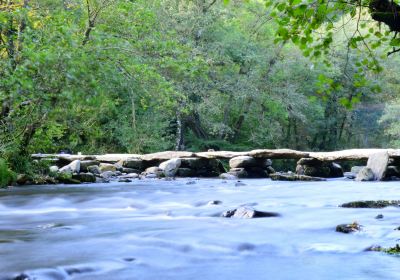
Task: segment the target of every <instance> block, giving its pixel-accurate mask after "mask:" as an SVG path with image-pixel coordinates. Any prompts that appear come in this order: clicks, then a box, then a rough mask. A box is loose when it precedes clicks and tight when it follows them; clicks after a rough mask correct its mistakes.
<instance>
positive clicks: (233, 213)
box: [222, 207, 280, 219]
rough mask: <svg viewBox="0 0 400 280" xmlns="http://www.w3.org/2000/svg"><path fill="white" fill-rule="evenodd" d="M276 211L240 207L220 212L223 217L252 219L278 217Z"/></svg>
mask: <svg viewBox="0 0 400 280" xmlns="http://www.w3.org/2000/svg"><path fill="white" fill-rule="evenodd" d="M279 216H280V215H279V214H278V213H274V212H263V211H257V210H254V209H252V208H248V207H240V208H237V209H233V210H228V211H226V212H224V213H222V217H224V218H239V219H253V218H269V217H279Z"/></svg>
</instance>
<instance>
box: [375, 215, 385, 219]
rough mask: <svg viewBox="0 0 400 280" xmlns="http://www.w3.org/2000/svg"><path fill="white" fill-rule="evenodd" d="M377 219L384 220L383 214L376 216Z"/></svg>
mask: <svg viewBox="0 0 400 280" xmlns="http://www.w3.org/2000/svg"><path fill="white" fill-rule="evenodd" d="M375 219H377V220H380V219H383V215H382V214H378V215H376V217H375Z"/></svg>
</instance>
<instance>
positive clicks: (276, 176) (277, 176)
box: [269, 172, 326, 181]
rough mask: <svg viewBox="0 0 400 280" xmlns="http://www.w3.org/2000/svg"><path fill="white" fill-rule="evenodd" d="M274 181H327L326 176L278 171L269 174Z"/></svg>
mask: <svg viewBox="0 0 400 280" xmlns="http://www.w3.org/2000/svg"><path fill="white" fill-rule="evenodd" d="M269 176H270V178H271V180H273V181H326V179H325V178H320V177H312V176H307V175H297V174H294V173H280V172H276V173H273V174H270V175H269Z"/></svg>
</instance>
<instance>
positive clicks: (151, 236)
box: [0, 179, 400, 280]
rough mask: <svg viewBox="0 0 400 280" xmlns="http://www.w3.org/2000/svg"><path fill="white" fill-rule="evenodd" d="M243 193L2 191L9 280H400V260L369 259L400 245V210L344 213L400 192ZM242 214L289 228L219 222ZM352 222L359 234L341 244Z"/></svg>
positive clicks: (288, 185) (222, 186) (312, 186)
mask: <svg viewBox="0 0 400 280" xmlns="http://www.w3.org/2000/svg"><path fill="white" fill-rule="evenodd" d="M242 182H243V183H244V185H241V186H236V185H235V184H236V183H235V181H222V180H219V179H202V180H190V179H180V180H176V181H164V180H137V181H134V182H132V183H110V184H91V185H77V186H66V185H59V186H32V187H19V188H11V189H7V190H0V279H2V280H3V279H18V280H20V279H37V280H42V279H82V280H83V279H97V280H98V279H107V280H113V279H157V280H163V279H174V280H178V279H185V280H187V279H201V280H204V279H213V280H214V279H229V280H233V279H274V280H284V279H288V280H292V279H298V280H302V279H304V280H306V279H307V280H312V279H318V280H321V279H324V280H325V279H326V280H330V279H332V280H338V279H352V280H356V279H400V269H399V264H400V258H399V257H396V256H391V255H386V254H384V253H379V252H366V251H365V249H366V248H367V247H369V246H371V245H374V244H376V245H381V246H384V247H390V246H394V245H395V244H396V241H397V240H398V239H400V231H398V230H394V229H395V228H397V227H398V226H400V209H398V208H395V207H388V208H385V209H344V208H340V207H338V205H339V204H341V203H344V202H349V201H354V200H378V199H398V200H400V183H399V182H384V183H379V182H375V183H374V182H371V183H357V182H353V181H349V180H344V179H338V180H329V181H327V182H272V181H270V180H268V179H260V180H243V181H242ZM213 200H214V201H215V200H218V201H221V203H220V204H218V205H210V204H209V203H208V202H209V201H213ZM241 205H246V206H248V207H253V208H255V209H257V210H261V211H273V212H278V213H280V214H281V216H280V217H273V218H258V219H232V218H231V219H230V218H222V217H220V215H221V213H222V212H224V211H226V210H230V209H234V208H237V207H238V206H241ZM378 214H383V216H384V218H383V219H375V217H376V216H377V215H378ZM353 221H357V222H358V223H360V224H361V225H363V228H362V230H361V231H360V232H356V233H353V234H343V233H337V232H335V227H336V225H338V224H342V223H351V222H353ZM22 273H24V275H22ZM18 275H19V276H20V277H19V278H16V277H17V276H18Z"/></svg>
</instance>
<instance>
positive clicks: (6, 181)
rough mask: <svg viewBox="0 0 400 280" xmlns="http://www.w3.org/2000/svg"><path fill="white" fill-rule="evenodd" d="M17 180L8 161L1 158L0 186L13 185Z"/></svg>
mask: <svg viewBox="0 0 400 280" xmlns="http://www.w3.org/2000/svg"><path fill="white" fill-rule="evenodd" d="M15 180H16V174H15V173H14V172H13V171H12V170H11V169H10V168H9V167H8V164H7V162H6V161H5V160H4V159H2V158H0V188H4V187H7V186H9V185H11V184H12V183H13V182H15Z"/></svg>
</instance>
